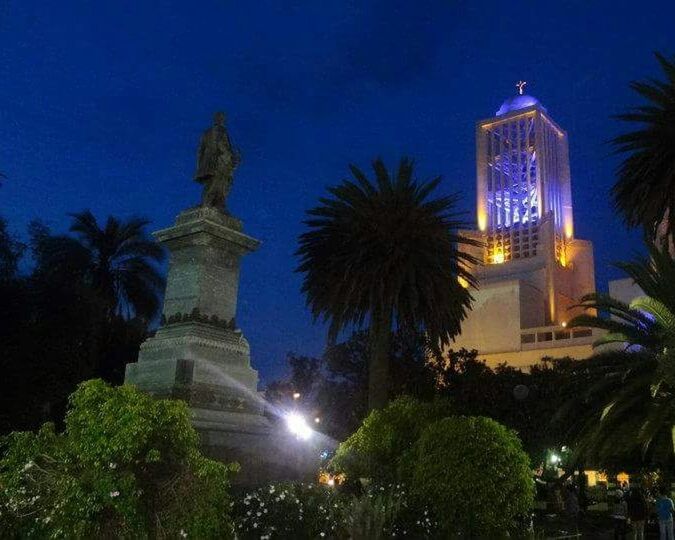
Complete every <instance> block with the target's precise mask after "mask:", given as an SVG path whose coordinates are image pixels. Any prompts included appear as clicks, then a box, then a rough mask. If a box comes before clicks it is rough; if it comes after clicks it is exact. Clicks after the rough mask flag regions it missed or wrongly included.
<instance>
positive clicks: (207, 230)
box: [153, 208, 260, 252]
mask: <svg viewBox="0 0 675 540" xmlns="http://www.w3.org/2000/svg"><path fill="white" fill-rule="evenodd" d="M241 230H242V226H241V222H240V221H239V220H237V219H236V218H232V217H229V216H226V215H225V214H222V213H220V212H218V211H217V210H214V209H204V208H198V209H193V210H189V211H187V212H183V213H182V214H180V215H179V216H178V218H177V219H176V224H175V225H174V226H173V227H167V228H166V229H161V230H159V231H156V232H154V233H153V236H154V237H155V239H156V240H157V241H158V242H161V243H163V244H168V245H169V247H171V244H179V245H180V244H181V243H185V244H186V245H195V244H197V243H200V241H201V243H204V242H208V241H209V239H217V240H221V241H223V242H225V243H227V244H234V245H235V246H237V247H239V248H240V249H242V250H243V251H244V252H250V251H255V250H256V249H257V248H258V247H259V246H260V240H256V239H255V238H253V237H251V236H248V235H246V234H244V233H243V232H241ZM195 237H197V238H199V237H202V238H201V240H200V241H197V240H196V239H195ZM187 238H189V239H190V240H189V241H187V242H186V239H187Z"/></svg>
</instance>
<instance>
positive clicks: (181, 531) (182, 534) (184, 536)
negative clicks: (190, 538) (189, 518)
mask: <svg viewBox="0 0 675 540" xmlns="http://www.w3.org/2000/svg"><path fill="white" fill-rule="evenodd" d="M180 535H181V536H182V537H183V538H187V533H186V532H185V531H184V530H183V529H181V530H180Z"/></svg>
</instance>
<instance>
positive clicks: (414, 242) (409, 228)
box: [297, 158, 477, 409]
mask: <svg viewBox="0 0 675 540" xmlns="http://www.w3.org/2000/svg"><path fill="white" fill-rule="evenodd" d="M350 168H351V172H352V174H353V176H354V180H345V181H343V182H342V184H340V185H338V186H336V187H332V188H329V190H328V191H329V193H330V195H331V196H330V197H326V198H322V199H320V204H319V206H317V207H316V208H313V209H311V210H309V211H308V214H309V216H310V217H309V219H307V220H306V221H305V222H304V223H305V224H306V225H307V226H308V228H309V230H308V231H307V232H305V233H303V234H302V235H301V236H300V246H299V249H298V251H297V255H298V256H299V258H300V265H299V267H298V271H299V272H302V273H303V274H304V281H303V285H302V291H303V292H304V293H305V295H306V297H307V303H308V305H309V307H310V310H311V312H312V314H313V316H314V317H315V318H323V319H324V320H326V321H330V329H329V340H330V341H333V340H334V339H335V338H336V337H337V335H338V334H339V332H340V331H342V330H343V329H345V328H349V327H351V326H356V327H360V326H365V325H366V324H368V327H369V345H370V355H369V363H368V374H369V388H368V395H369V408H370V409H373V408H380V407H382V406H384V405H385V404H386V403H387V399H388V396H387V391H388V372H389V350H390V342H391V333H392V327H393V326H394V325H397V326H398V327H402V328H406V329H408V331H411V332H416V333H417V332H419V333H423V332H425V333H426V334H427V336H428V338H429V343H431V344H432V345H433V347H434V348H438V347H440V346H444V345H447V344H448V343H449V342H450V341H451V339H452V338H453V336H455V335H457V333H459V331H460V323H461V322H462V320H463V319H464V318H465V316H466V311H467V310H468V309H469V308H470V304H471V295H470V293H469V291H468V290H467V289H465V288H464V287H462V286H461V285H460V283H459V281H458V278H459V277H461V278H462V279H463V280H466V282H467V283H469V284H472V285H475V279H474V277H473V276H472V275H471V274H470V273H469V271H468V266H469V265H470V264H476V263H477V261H476V260H475V259H474V258H473V257H472V256H471V255H469V254H467V253H465V252H463V251H460V247H461V246H462V245H476V242H474V241H473V240H469V239H467V238H464V237H462V236H461V235H460V234H459V232H458V229H460V228H462V227H465V226H466V223H465V222H464V221H463V220H460V219H459V214H458V213H457V211H456V209H455V206H456V203H457V200H458V197H457V196H456V195H452V196H446V197H439V198H435V199H430V198H429V196H430V195H431V193H432V192H433V191H434V190H435V189H436V187H437V186H438V184H439V183H440V178H436V179H434V180H432V181H430V182H418V181H417V180H415V179H414V177H413V163H412V161H411V160H409V159H405V158H404V159H402V160H401V163H400V165H399V167H398V170H397V171H396V173H395V174H394V175H390V174H389V172H388V171H387V169H386V167H385V165H384V163H383V162H382V161H381V160H379V159H378V160H376V161H375V162H374V163H373V170H374V172H375V180H374V182H371V181H370V180H369V179H368V178H367V177H366V175H365V174H364V173H363V172H361V171H360V170H359V169H357V168H356V167H355V166H350Z"/></svg>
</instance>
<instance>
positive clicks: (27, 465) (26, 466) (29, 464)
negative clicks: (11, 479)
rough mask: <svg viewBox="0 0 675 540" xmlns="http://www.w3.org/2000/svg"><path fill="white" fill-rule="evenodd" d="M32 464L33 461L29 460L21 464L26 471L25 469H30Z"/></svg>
mask: <svg viewBox="0 0 675 540" xmlns="http://www.w3.org/2000/svg"><path fill="white" fill-rule="evenodd" d="M33 465H35V463H33V461H32V460H31V461H29V462H28V463H26V464H25V465H24V466H23V470H24V471H27V470H28V469H30V468H31V467H32V466H33Z"/></svg>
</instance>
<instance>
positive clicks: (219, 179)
mask: <svg viewBox="0 0 675 540" xmlns="http://www.w3.org/2000/svg"><path fill="white" fill-rule="evenodd" d="M240 161H241V160H240V156H239V153H238V152H237V151H236V150H235V149H234V146H233V145H232V143H231V142H230V137H229V136H228V134H227V130H226V129H225V113H222V112H217V113H216V114H215V115H214V116H213V126H211V127H210V128H209V129H207V130H206V131H205V132H204V134H203V135H202V138H201V140H200V142H199V151H198V152H197V171H196V172H195V181H197V182H199V183H200V184H202V185H203V186H204V190H203V191H202V202H201V203H200V206H210V207H214V208H218V209H220V210H223V211H225V212H226V213H228V212H227V208H226V207H225V201H226V199H227V196H228V195H229V193H230V189H231V188H232V178H233V175H234V170H235V169H236V168H237V165H239V162H240Z"/></svg>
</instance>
